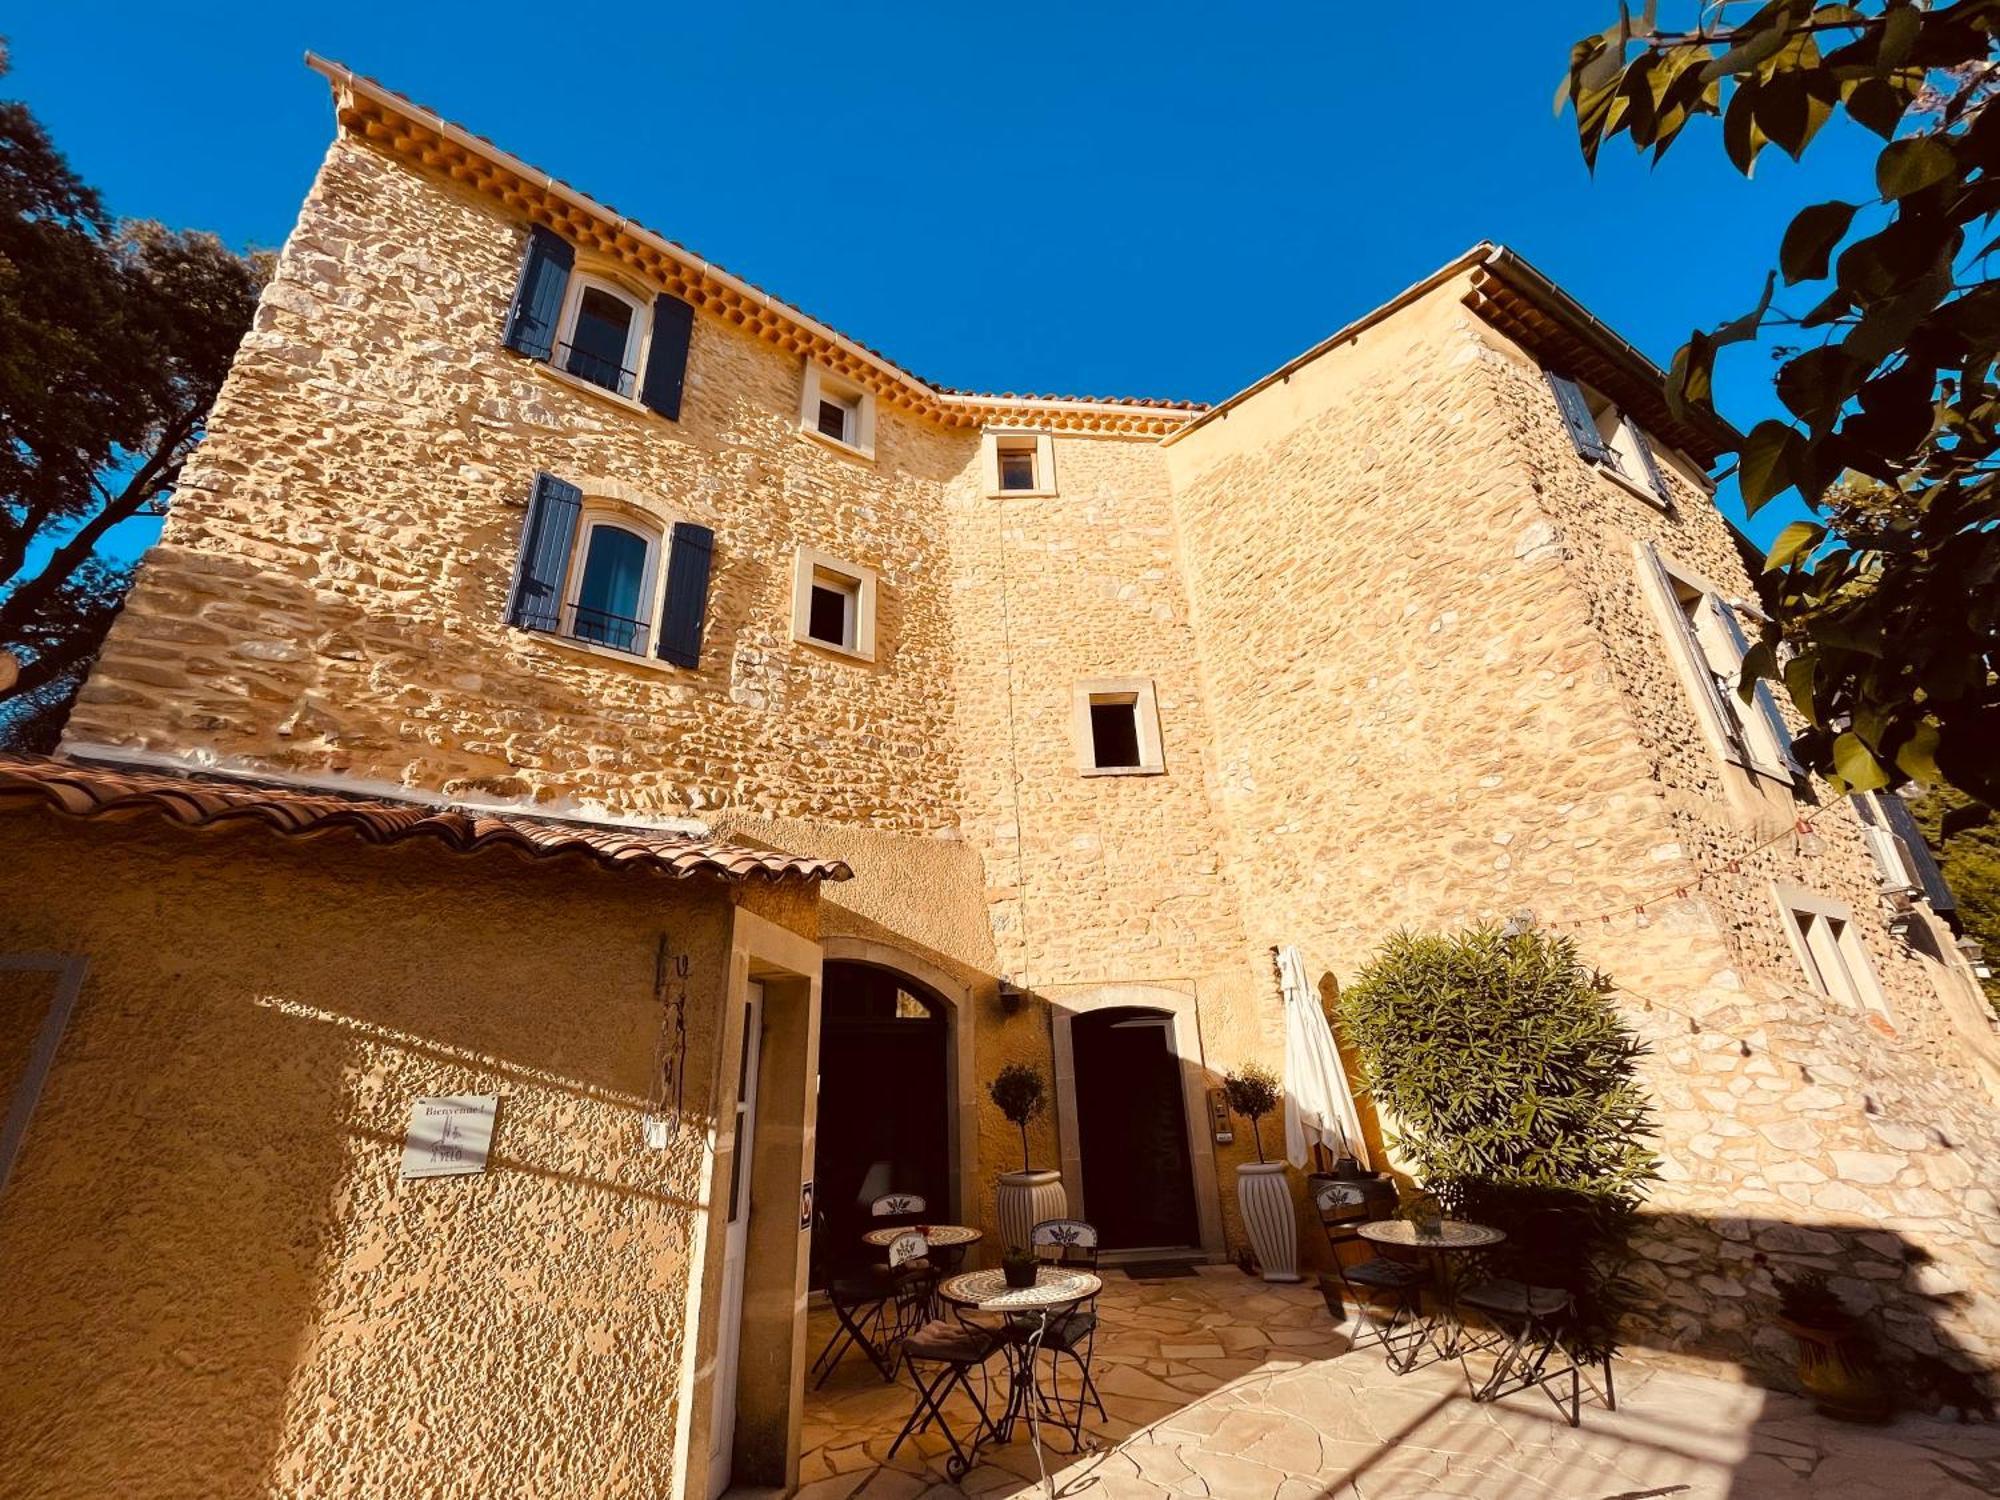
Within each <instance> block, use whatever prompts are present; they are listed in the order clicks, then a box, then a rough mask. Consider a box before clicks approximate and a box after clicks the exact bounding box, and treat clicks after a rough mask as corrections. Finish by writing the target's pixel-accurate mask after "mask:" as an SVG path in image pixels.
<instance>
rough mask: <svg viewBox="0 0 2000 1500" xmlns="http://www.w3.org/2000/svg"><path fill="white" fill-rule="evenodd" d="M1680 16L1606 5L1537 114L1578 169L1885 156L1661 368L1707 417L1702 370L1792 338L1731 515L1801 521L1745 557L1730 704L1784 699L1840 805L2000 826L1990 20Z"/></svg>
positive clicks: (1800, 2) (1971, 7)
mask: <svg viewBox="0 0 2000 1500" xmlns="http://www.w3.org/2000/svg"><path fill="white" fill-rule="evenodd" d="M1684 11H1685V14H1686V16H1687V24H1685V25H1684V26H1683V27H1682V28H1681V29H1678V30H1675V29H1669V28H1667V27H1663V26H1662V25H1661V24H1660V23H1659V20H1658V14H1657V12H1658V4H1657V0H1648V3H1647V5H1646V7H1645V9H1644V12H1643V13H1642V14H1641V15H1639V16H1637V17H1634V16H1632V15H1631V14H1630V12H1629V10H1628V9H1627V8H1625V7H1623V6H1621V7H1620V15H1619V20H1618V23H1617V24H1616V25H1615V26H1612V27H1611V28H1609V29H1608V30H1606V31H1604V32H1602V33H1600V34H1598V35H1596V36H1591V37H1586V38H1584V39H1583V40H1582V41H1580V42H1578V43H1577V44H1576V46H1575V48H1574V49H1573V51H1572V53H1571V57H1570V66H1569V72H1568V75H1567V76H1566V78H1565V79H1564V82H1563V85H1562V88H1561V90H1560V91H1559V93H1558V95H1557V108H1558V109H1560V108H1561V107H1562V106H1563V105H1564V104H1568V105H1569V106H1571V108H1572V109H1573V110H1574V112H1575V120H1576V126H1577V131H1578V135H1579V138H1580V140H1581V143H1582V147H1583V153H1584V157H1585V159H1586V160H1587V161H1589V162H1591V163H1592V164H1593V165H1594V164H1595V162H1596V159H1597V156H1598V153H1599V151H1600V149H1601V148H1602V146H1603V145H1604V143H1605V142H1606V141H1608V140H1611V139H1612V138H1614V137H1616V136H1620V135H1622V136H1624V137H1625V138H1626V139H1627V140H1628V141H1629V142H1630V143H1631V144H1632V145H1633V146H1634V147H1635V148H1637V149H1638V150H1640V151H1651V152H1652V154H1653V157H1654V159H1655V160H1657V159H1658V158H1659V157H1660V156H1662V155H1663V154H1664V153H1665V152H1666V151H1667V150H1668V149H1669V148H1670V147H1671V146H1672V145H1673V144H1674V143H1675V141H1676V140H1678V139H1679V138H1680V136H1681V134H1682V132H1683V131H1685V130H1686V129H1687V128H1688V126H1689V125H1691V124H1693V123H1694V122H1695V121H1697V120H1706V121H1712V122H1714V123H1715V124H1717V125H1719V127H1720V132H1721V138H1722V148H1723V150H1724V151H1725V152H1726V153H1727V155H1728V157H1729V160H1730V161H1731V162H1732V163H1733V164H1734V165H1735V166H1736V168H1737V170H1739V171H1740V172H1742V173H1743V174H1744V175H1745V176H1748V175H1750V173H1751V171H1752V169H1753V167H1754V166H1755V164H1756V161H1757V158H1758V156H1759V154H1760V153H1761V152H1763V151H1764V150H1765V149H1766V148H1767V147H1770V146H1776V147H1777V148H1778V149H1779V150H1781V151H1783V152H1785V153H1786V154H1787V155H1789V156H1792V157H1794V158H1796V157H1798V156H1800V155H1801V154H1802V153H1803V152H1804V151H1805V150H1806V148H1807V147H1808V146H1809V145H1810V144H1811V143H1812V141H1813V139H1814V137H1815V136H1817V135H1818V133H1819V132H1820V130H1821V129H1823V128H1824V127H1825V126H1826V125H1827V124H1828V123H1829V122H1830V121H1831V120H1833V119H1834V118H1835V117H1836V116H1837V115H1841V114H1844V115H1845V116H1846V117H1847V118H1848V119H1849V120H1851V121H1853V122H1854V123H1855V124H1858V125H1860V126H1861V127H1863V128H1864V129H1866V130H1868V131H1870V132H1872V133H1873V134H1874V135H1875V136H1877V137H1878V138H1880V140H1881V141H1882V142H1883V143H1884V144H1883V145H1882V147H1881V149H1880V150H1879V152H1878V153H1877V155H1876V159H1875V165H1874V172H1873V175H1872V177H1871V179H1870V180H1868V181H1866V182H1857V183H1856V184H1855V187H1854V191H1853V192H1852V193H1851V194H1850V195H1849V196H1848V197H1847V198H1844V199H1840V200H1837V201H1833V202H1828V203H1818V204H1814V205H1812V206H1810V207H1808V208H1805V209H1803V210H1801V211H1800V212H1799V213H1798V214H1797V215H1796V216H1795V217H1794V218H1793V219H1792V221H1791V224H1790V227H1789V228H1788V229H1787V230H1786V231H1785V235H1784V238H1783V241H1782V243H1781V244H1780V245H1779V247H1778V255H1777V266H1776V268H1775V269H1774V270H1773V271H1772V273H1771V274H1770V276H1769V278H1768V279H1767V280H1766V283H1765V289H1764V295H1763V298H1762V299H1761V301H1760V302H1759V303H1758V305H1757V306H1756V307H1755V308H1753V309H1751V310H1750V311H1749V312H1747V313H1745V314H1744V315H1743V316H1741V317H1738V318H1735V319H1733V320H1731V321H1729V322H1727V323H1724V324H1722V325H1721V326H1719V327H1716V328H1714V329H1710V330H1707V331H1701V332H1696V333H1695V334H1693V335H1692V336H1691V337H1690V338H1689V340H1688V342H1687V344H1686V345H1685V346H1684V347H1683V348H1682V349H1681V350H1680V352H1679V353H1678V354H1677V355H1676V356H1675V358H1674V362H1673V368H1672V372H1671V377H1670V380H1669V389H1668V397H1669V400H1670V401H1672V402H1673V403H1674V405H1675V406H1676V408H1677V409H1683V410H1684V409H1686V408H1688V407H1700V408H1707V407H1710V406H1711V401H1712V376H1713V370H1714V364H1715V358H1716V355H1717V353H1718V351H1720V350H1721V349H1723V348H1726V347H1728V346H1730V345H1732V344H1740V343H1744V342H1747V341H1750V340H1752V339H1755V338H1757V337H1759V336H1760V335H1763V334H1766V333H1768V332H1771V331H1773V330H1796V333H1795V334H1790V333H1788V334H1786V335H1785V336H1786V337H1795V338H1796V339H1797V340H1798V342H1797V343H1795V344H1789V345H1784V346H1781V347H1780V348H1779V350H1778V354H1779V357H1780V362H1779V364H1778V368H1777V373H1776V391H1777V396H1778V399H1779V400H1780V401H1781V402H1782V403H1783V404H1784V407H1785V409H1786V411H1788V412H1789V413H1790V419H1789V420H1782V421H1781V420H1775V419H1774V420H1769V421H1764V422H1760V423H1758V424H1757V425H1756V426H1755V427H1754V428H1753V429H1751V431H1750V432H1749V434H1748V435H1747V436H1746V438H1745V439H1744V442H1743V445H1742V449H1741V452H1740V453H1739V455H1738V461H1739V469H1738V477H1739V483H1740V486H1741V489H1742V493H1743V501H1744V504H1745V506H1746V507H1748V509H1749V510H1751V511H1752V512H1755V511H1756V510H1757V509H1759V508H1760V507H1762V506H1763V505H1765V504H1767V503H1769V502H1770V501H1771V500H1772V499H1774V498H1776V497H1777V496H1779V495H1782V494H1784V493H1786V492H1788V491H1791V492H1796V494H1797V495H1798V496H1799V497H1800V499H1802V500H1803V501H1804V502H1805V504H1806V505H1807V507H1808V508H1810V509H1811V510H1812V511H1813V512H1814V513H1815V519H1813V520H1808V521H1799V522H1795V523H1793V524H1792V525H1790V526H1788V527H1786V528H1785V530H1784V532H1783V533H1782V534H1781V535H1780V536H1779V537H1778V539H1777V542H1776V544H1775V545H1774V546H1773V547H1772V549H1771V552H1770V555H1769V557H1768V558H1767V560H1766V563H1765V570H1766V575H1767V577H1766V580H1765V582H1766V586H1767V587H1766V592H1767V595H1768V597H1769V599H1770V601H1771V603H1772V606H1773V608H1772V613H1773V624H1772V626H1771V627H1770V628H1768V629H1767V630H1766V631H1765V637H1764V639H1763V640H1761V641H1760V642H1759V643H1758V644H1757V645H1756V647H1754V648H1753V650H1752V652H1751V654H1750V658H1749V660H1748V661H1747V662H1746V663H1745V670H1744V687H1745V688H1746V689H1747V688H1748V687H1749V685H1750V683H1751V681H1752V679H1753V678H1754V677H1756V676H1764V677H1769V678H1772V679H1774V680H1776V681H1779V682H1781V683H1782V684H1783V685H1784V687H1785V689H1786V690H1787V692H1788V693H1789V695H1790V697H1791V699H1792V701H1793V702H1794V703H1795V704H1796V705H1797V706H1798V709H1799V712H1800V713H1801V714H1802V715H1804V717H1805V719H1806V722H1807V725H1808V726H1809V727H1808V728H1807V730H1806V732H1805V733H1804V734H1803V735H1801V736H1800V738H1799V741H1798V745H1797V747H1796V748H1797V752H1798V754H1799V755H1800V756H1801V758H1803V759H1804V760H1806V761H1807V762H1808V763H1810V764H1811V765H1812V767H1813V769H1815V770H1816V771H1818V772H1819V773H1820V774H1822V775H1824V776H1825V777H1827V778H1828V779H1829V780H1830V781H1831V782H1832V783H1833V784H1834V785H1835V786H1836V787H1838V788H1841V789H1851V790H1867V789H1870V788H1874V787H1882V786H1889V785H1897V784H1900V783H1902V782H1904V781H1906V780H1918V781H1924V782H1934V781H1937V780H1945V781H1949V782H1950V783H1952V784H1953V785H1954V786H1957V787H1958V788H1960V789H1961V790H1963V791H1964V792H1966V793H1967V794H1968V795H1970V796H1971V797H1973V798H1975V799H1977V800H1978V801H1980V802H1982V803H1984V804H1986V805H1988V806H1989V807H1990V806H1994V805H2000V676H1996V672H1995V663H1996V651H1995V645H1996V641H1995V636H1996V631H2000V478H1996V463H1995V446H1994V445H1995V425H1996V421H2000V401H1997V400H1996V388H1995V385H1994V358H1995V353H1996V348H2000V284H1996V282H1995V280H1994V279H1993V277H1992V275H1991V274H1990V259H1989V258H1990V256H1991V255H1992V253H1993V251H1994V250H1995V249H1996V247H2000V241H1996V240H1995V239H1994V238H1993V222H1992V221H1993V216H1994V213H1995V210H1996V209H2000V181H1996V180H1995V179H1994V177H1993V176H1992V169H1993V167H1994V165H1995V162H1996V158H2000V115H1996V114H1995V113H1994V110H1993V108H1992V101H1993V95H1994V92H1995V89H1996V85H2000V71H1996V64H1995V37H1996V31H1997V30H2000V0H1956V3H1939V4H1930V3H1918V0H1864V3H1856V4H1816V3H1814V0H1772V3H1769V4H1764V5H1750V4H1740V5H1739V4H1724V3H1716V0H1701V3H1698V4H1686V5H1685V6H1684ZM1781 280H1782V282H1783V285H1784V287H1785V288H1786V292H1785V294H1784V297H1785V300H1784V301H1782V302H1781V300H1780V295H1779V293H1778V284H1779V282H1780V281H1781ZM1793 288H1800V289H1802V290H1800V291H1799V292H1796V293H1795V292H1793V291H1792V289H1793ZM1793 298H1796V305H1794V304H1793V302H1792V299H1793ZM1836 497H1837V498H1838V501H1839V502H1844V503H1836Z"/></svg>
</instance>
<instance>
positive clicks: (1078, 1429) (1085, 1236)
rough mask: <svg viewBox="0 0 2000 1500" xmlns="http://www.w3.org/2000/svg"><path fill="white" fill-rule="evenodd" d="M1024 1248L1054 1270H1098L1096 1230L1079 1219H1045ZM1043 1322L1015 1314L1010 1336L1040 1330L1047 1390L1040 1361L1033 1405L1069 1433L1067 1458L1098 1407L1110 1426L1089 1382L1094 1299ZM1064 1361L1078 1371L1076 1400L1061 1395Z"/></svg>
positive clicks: (1022, 1337)
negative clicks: (1046, 1360)
mask: <svg viewBox="0 0 2000 1500" xmlns="http://www.w3.org/2000/svg"><path fill="white" fill-rule="evenodd" d="M1028 1245H1029V1248H1030V1249H1032V1250H1033V1251H1034V1252H1035V1255H1036V1256H1037V1257H1038V1258H1040V1259H1042V1260H1046V1261H1051V1262H1053V1263H1054V1264H1056V1265H1059V1266H1076V1267H1080V1268H1082V1269H1084V1270H1087V1271H1095V1270H1096V1269H1097V1227H1096V1226H1095V1225H1093V1224H1086V1223H1085V1222H1084V1221H1083V1220H1081V1219H1044V1220H1043V1221H1042V1222H1041V1223H1039V1224H1037V1225H1036V1226H1035V1227H1034V1228H1033V1229H1031V1230H1029V1231H1028ZM1042 1321H1043V1320H1042V1319H1041V1318H1040V1317H1038V1316H1035V1315H1032V1314H1026V1313H1017V1314H1015V1315H1014V1316H1013V1317H1012V1318H1010V1319H1009V1320H1008V1335H1009V1337H1012V1338H1016V1339H1020V1340H1024V1341H1025V1340H1026V1339H1028V1338H1029V1337H1030V1336H1031V1335H1033V1334H1034V1333H1035V1332H1036V1330H1037V1329H1040V1330H1041V1344H1040V1352H1041V1353H1043V1354H1046V1355H1048V1356H1049V1387H1048V1390H1047V1391H1046V1392H1045V1391H1044V1390H1043V1389H1042V1381H1041V1375H1040V1368H1039V1361H1038V1362H1037V1373H1036V1377H1035V1399H1036V1400H1037V1401H1038V1402H1039V1403H1040V1404H1041V1408H1042V1410H1043V1412H1044V1413H1046V1414H1048V1415H1050V1416H1053V1417H1054V1418H1055V1420H1056V1423H1057V1424H1058V1425H1059V1426H1061V1427H1062V1428H1063V1430H1064V1431H1066V1432H1068V1433H1069V1446H1070V1452H1072V1453H1075V1452H1077V1451H1079V1450H1080V1449H1081V1448H1082V1446H1083V1419H1084V1416H1085V1415H1086V1413H1087V1412H1088V1410H1089V1408H1090V1407H1093V1406H1094V1407H1096V1408H1097V1415H1098V1416H1099V1417H1101V1418H1105V1419H1107V1420H1108V1419H1109V1416H1110V1414H1109V1413H1108V1412H1106V1411H1105V1409H1104V1398H1103V1397H1102V1396H1100V1395H1099V1394H1098V1392H1097V1382H1096V1380H1094V1379H1093V1378H1092V1376H1091V1353H1092V1350H1093V1349H1094V1348H1095V1347H1096V1344H1097V1299H1096V1298H1095V1297H1090V1298H1087V1299H1085V1300H1084V1301H1083V1302H1081V1303H1079V1304H1078V1305H1077V1306H1076V1307H1074V1308H1072V1309H1070V1310H1069V1311H1068V1312H1066V1313H1062V1314H1060V1315H1058V1316H1055V1317H1052V1318H1050V1319H1048V1322H1047V1326H1046V1327H1045V1328H1044V1327H1043V1326H1042ZM1065 1359H1068V1360H1070V1361H1071V1362H1072V1363H1074V1364H1075V1365H1076V1369H1077V1392H1076V1395H1075V1396H1074V1397H1068V1396H1064V1395H1063V1393H1062V1362H1063V1360H1065Z"/></svg>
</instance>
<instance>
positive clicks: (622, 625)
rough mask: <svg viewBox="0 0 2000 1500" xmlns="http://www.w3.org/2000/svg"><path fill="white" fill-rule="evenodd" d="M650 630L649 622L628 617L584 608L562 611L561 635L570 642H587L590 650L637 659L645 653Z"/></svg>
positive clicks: (570, 608)
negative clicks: (621, 653)
mask: <svg viewBox="0 0 2000 1500" xmlns="http://www.w3.org/2000/svg"><path fill="white" fill-rule="evenodd" d="M650 629H651V626H650V624H649V622H647V621H645V620H639V619H634V618H633V617H632V616H630V615H614V614H612V613H611V612H610V611H608V610H602V609H593V608H591V607H590V606H589V605H587V604H570V605H566V606H564V608H563V628H562V633H563V634H564V635H566V636H568V637H569V638H570V639H571V640H573V641H588V642H589V643H590V644H591V645H593V646H609V647H610V648H611V649H612V650H614V651H630V652H631V653H632V654H633V655H635V656H636V655H640V654H642V653H643V652H644V651H645V649H646V641H647V637H648V633H649V631H650Z"/></svg>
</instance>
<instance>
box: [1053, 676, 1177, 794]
mask: <svg viewBox="0 0 2000 1500" xmlns="http://www.w3.org/2000/svg"><path fill="white" fill-rule="evenodd" d="M1070 717H1071V733H1072V735H1073V736H1074V738H1075V740H1076V768H1077V770H1078V771H1079V772H1081V773H1082V774H1083V775H1085V776H1158V775H1161V774H1162V773H1164V772H1165V771H1166V769H1167V762H1166V754H1165V749H1164V747H1163V746H1162V745H1161V743H1160V706H1159V699H1158V697H1157V695H1156V694H1155V693H1154V691H1153V680H1152V678H1150V677H1089V678H1085V679H1084V680H1083V681H1081V682H1079V683H1077V684H1076V685H1075V686H1074V687H1073V688H1072V689H1071V697H1070Z"/></svg>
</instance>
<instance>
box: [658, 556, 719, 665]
mask: <svg viewBox="0 0 2000 1500" xmlns="http://www.w3.org/2000/svg"><path fill="white" fill-rule="evenodd" d="M714 553H715V533H714V532H712V531H710V530H709V529H708V528H707V527H706V526H696V525H694V524H693V523H692V522H689V521H676V522H674V540H673V546H672V548H671V550H670V551H669V552H668V554H667V607H666V610H665V612H664V614H663V617H662V618H661V621H660V653H659V654H660V657H661V659H662V660H664V661H670V662H672V663H673V664H674V665H675V666H677V667H696V666H699V665H700V664H701V627H702V619H703V617H704V616H705V615H706V614H707V613H708V571H709V564H710V561H711V560H712V558H713V556H714Z"/></svg>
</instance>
